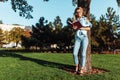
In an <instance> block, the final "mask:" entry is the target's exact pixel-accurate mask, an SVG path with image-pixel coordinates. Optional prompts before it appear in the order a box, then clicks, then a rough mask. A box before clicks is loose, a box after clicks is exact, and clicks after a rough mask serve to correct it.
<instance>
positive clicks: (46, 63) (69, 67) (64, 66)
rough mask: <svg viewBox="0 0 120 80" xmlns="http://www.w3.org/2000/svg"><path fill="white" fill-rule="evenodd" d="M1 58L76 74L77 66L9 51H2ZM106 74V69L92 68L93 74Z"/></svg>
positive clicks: (0, 51) (0, 52)
mask: <svg viewBox="0 0 120 80" xmlns="http://www.w3.org/2000/svg"><path fill="white" fill-rule="evenodd" d="M0 57H13V58H19V59H20V60H29V61H32V62H35V63H37V64H39V65H42V66H47V67H52V68H58V69H62V70H65V71H67V72H69V73H71V74H74V72H75V71H74V70H75V66H73V65H68V64H62V63H56V62H50V61H45V60H40V59H35V58H30V57H26V56H23V55H20V54H17V53H16V52H8V51H3V50H0ZM105 72H109V71H108V70H105V69H101V68H96V67H92V71H91V74H100V73H105Z"/></svg>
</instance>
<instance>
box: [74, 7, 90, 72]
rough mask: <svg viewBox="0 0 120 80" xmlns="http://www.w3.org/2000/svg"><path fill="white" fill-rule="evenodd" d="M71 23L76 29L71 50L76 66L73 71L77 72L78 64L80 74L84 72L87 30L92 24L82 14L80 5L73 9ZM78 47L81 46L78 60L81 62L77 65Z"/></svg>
mask: <svg viewBox="0 0 120 80" xmlns="http://www.w3.org/2000/svg"><path fill="white" fill-rule="evenodd" d="M72 25H73V28H74V29H75V30H76V34H75V44H74V50H73V57H74V62H75V66H76V69H75V73H78V71H79V66H80V71H79V73H80V74H82V73H84V72H85V62H86V50H87V47H88V42H89V40H88V36H87V31H88V30H90V27H92V24H91V23H90V22H89V20H88V19H87V18H86V17H85V16H83V9H82V8H81V7H77V8H76V9H75V11H74V22H73V24H72ZM80 48H81V60H80V61H81V62H80V65H79V59H78V52H79V49H80Z"/></svg>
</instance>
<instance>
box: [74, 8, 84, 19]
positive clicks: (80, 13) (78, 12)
mask: <svg viewBox="0 0 120 80" xmlns="http://www.w3.org/2000/svg"><path fill="white" fill-rule="evenodd" d="M74 16H75V18H81V17H82V16H83V8H82V7H77V8H76V9H75V11H74Z"/></svg>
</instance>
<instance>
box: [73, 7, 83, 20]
mask: <svg viewBox="0 0 120 80" xmlns="http://www.w3.org/2000/svg"><path fill="white" fill-rule="evenodd" d="M77 10H80V11H82V14H83V8H82V7H77V8H76V9H75V11H74V15H73V20H77V18H78V17H77V15H76V12H77Z"/></svg>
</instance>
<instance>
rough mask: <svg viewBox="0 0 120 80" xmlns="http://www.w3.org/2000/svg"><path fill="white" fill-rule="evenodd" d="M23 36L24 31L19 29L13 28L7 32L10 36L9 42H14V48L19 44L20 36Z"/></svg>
mask: <svg viewBox="0 0 120 80" xmlns="http://www.w3.org/2000/svg"><path fill="white" fill-rule="evenodd" d="M22 35H24V29H22V28H20V27H14V28H13V29H12V30H10V32H9V36H10V42H15V43H16V47H17V45H18V43H19V42H21V36H22Z"/></svg>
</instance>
